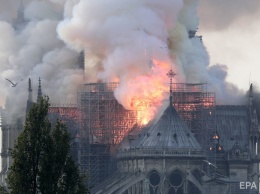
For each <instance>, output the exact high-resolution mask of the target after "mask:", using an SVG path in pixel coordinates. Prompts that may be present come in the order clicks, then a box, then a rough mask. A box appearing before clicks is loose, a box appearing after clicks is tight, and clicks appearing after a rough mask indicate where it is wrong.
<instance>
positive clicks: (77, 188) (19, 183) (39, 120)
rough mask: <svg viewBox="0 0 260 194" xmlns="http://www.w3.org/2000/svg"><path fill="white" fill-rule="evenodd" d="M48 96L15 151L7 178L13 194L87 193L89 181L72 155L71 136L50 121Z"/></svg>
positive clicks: (36, 106)
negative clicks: (82, 174)
mask: <svg viewBox="0 0 260 194" xmlns="http://www.w3.org/2000/svg"><path fill="white" fill-rule="evenodd" d="M48 108H49V99H48V97H45V98H42V99H41V100H40V101H39V102H38V103H34V104H33V106H32V108H31V110H30V112H29V114H28V116H27V118H26V121H25V127H24V130H23V131H22V132H21V134H20V135H19V137H18V139H17V142H16V144H15V146H14V149H13V150H12V157H13V163H12V166H11V167H10V168H9V174H8V177H7V182H8V187H9V189H10V190H11V193H13V194H16V193H19V194H36V193H41V194H84V193H89V190H88V189H87V188H86V186H85V183H84V182H85V181H84V180H85V179H84V177H83V176H81V175H80V173H79V169H78V167H77V165H76V164H75V163H74V161H73V159H72V157H71V156H70V136H69V134H68V132H67V130H66V127H65V125H64V124H63V123H62V122H61V121H58V120H57V123H56V125H55V126H54V127H52V126H51V123H50V121H49V120H48Z"/></svg>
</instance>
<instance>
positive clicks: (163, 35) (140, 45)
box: [58, 0, 242, 108]
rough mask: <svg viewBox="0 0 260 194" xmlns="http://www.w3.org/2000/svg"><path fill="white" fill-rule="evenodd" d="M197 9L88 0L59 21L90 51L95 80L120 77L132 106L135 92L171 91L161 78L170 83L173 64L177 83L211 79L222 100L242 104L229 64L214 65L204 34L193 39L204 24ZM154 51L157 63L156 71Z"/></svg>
mask: <svg viewBox="0 0 260 194" xmlns="http://www.w3.org/2000/svg"><path fill="white" fill-rule="evenodd" d="M197 7H198V1H197V0H184V1H176V0H164V1H160V3H158V1H151V0H150V1H148V0H142V1H140V0H138V1H128V0H125V1H123V2H122V1H119V0H113V1H109V2H107V1H102V0H100V1H95V2H90V1H83V0H82V1H80V2H79V3H78V4H76V5H75V6H74V8H73V11H72V15H69V16H67V17H66V18H65V19H64V21H62V22H61V23H60V24H59V26H58V34H59V36H60V38H61V39H62V40H63V41H64V42H66V43H67V44H68V45H69V46H70V47H71V48H73V49H76V50H78V51H80V50H85V51H86V61H87V63H86V66H87V68H88V72H86V73H87V74H88V73H89V72H91V75H92V77H89V76H88V77H89V80H90V81H97V80H102V81H120V86H119V88H118V89H117V90H116V92H115V96H116V98H117V99H118V101H119V102H120V103H122V104H123V105H124V106H125V107H126V108H130V107H129V106H130V105H131V103H130V102H131V99H132V97H133V96H135V95H137V96H139V97H141V96H145V97H147V96H150V97H151V98H154V97H155V96H152V94H154V93H155V91H158V90H164V91H165V90H167V88H163V87H161V86H160V85H158V84H157V82H167V77H166V76H165V74H166V72H167V71H168V70H169V69H170V68H171V66H172V67H173V69H174V70H175V71H176V72H177V73H178V76H177V77H176V80H177V81H185V82H192V83H196V82H203V83H209V88H212V91H216V92H217V101H218V102H219V103H222V104H225V103H226V104H227V103H238V102H240V101H242V99H241V97H240V96H239V95H240V91H239V90H238V89H237V88H236V87H235V86H234V85H232V84H231V83H228V82H227V81H225V79H226V77H227V68H226V67H225V66H223V65H215V66H212V67H209V56H208V53H207V51H206V48H205V47H204V45H203V44H202V42H201V40H200V38H199V37H196V36H195V37H194V38H190V37H189V31H196V29H197V27H198V23H199V19H198V17H197V13H196V12H197ZM166 45H167V46H168V48H167V47H165V46H166ZM159 48H165V49H161V50H160V49H159ZM148 49H149V50H150V51H151V56H152V58H153V59H154V63H155V67H154V68H151V69H150V68H149V65H147V63H146V61H145V59H146V57H147V55H146V53H147V50H148ZM162 51H163V52H162ZM150 78H151V79H150ZM158 96H159V98H162V96H163V94H158V95H157V97H158Z"/></svg>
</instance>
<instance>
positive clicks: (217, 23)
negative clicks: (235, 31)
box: [199, 0, 260, 31]
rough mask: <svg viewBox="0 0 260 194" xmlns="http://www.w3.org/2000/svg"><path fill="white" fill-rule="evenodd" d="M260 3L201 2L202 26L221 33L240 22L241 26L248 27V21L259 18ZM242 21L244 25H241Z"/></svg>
mask: <svg viewBox="0 0 260 194" xmlns="http://www.w3.org/2000/svg"><path fill="white" fill-rule="evenodd" d="M259 13H260V1H256V0H247V1H244V0H236V1H233V0H219V1H215V0H200V2H199V15H200V16H204V17H203V20H201V22H200V24H201V25H202V26H203V28H206V29H207V30H210V31H221V30H224V29H226V28H229V27H230V25H232V24H235V23H237V22H238V21H240V24H239V25H240V26H239V28H241V26H248V21H250V22H251V21H253V20H254V19H255V18H259V16H260V15H259ZM241 21H242V23H241Z"/></svg>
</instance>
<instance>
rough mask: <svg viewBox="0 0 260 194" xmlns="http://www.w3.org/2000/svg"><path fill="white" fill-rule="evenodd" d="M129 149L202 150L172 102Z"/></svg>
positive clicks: (131, 142)
mask: <svg viewBox="0 0 260 194" xmlns="http://www.w3.org/2000/svg"><path fill="white" fill-rule="evenodd" d="M170 98H171V97H170ZM170 101H171V100H170ZM129 147H130V148H145V149H146V148H148V149H149V148H156V149H158V148H168V149H195V150H200V149H202V148H201V146H200V144H199V143H198V141H197V140H196V138H195V137H194V135H193V133H192V132H191V131H190V129H189V128H188V126H187V125H186V123H185V122H184V121H183V120H182V119H181V118H180V116H179V114H178V113H177V111H176V109H175V108H174V106H173V105H172V103H171V102H170V104H169V106H168V107H167V108H166V110H165V111H164V113H163V115H162V116H161V117H160V119H159V120H158V121H157V122H155V123H153V124H151V125H150V126H148V127H146V128H143V129H142V130H141V132H140V133H138V134H137V135H136V137H135V138H134V140H133V141H131V140H130V142H129Z"/></svg>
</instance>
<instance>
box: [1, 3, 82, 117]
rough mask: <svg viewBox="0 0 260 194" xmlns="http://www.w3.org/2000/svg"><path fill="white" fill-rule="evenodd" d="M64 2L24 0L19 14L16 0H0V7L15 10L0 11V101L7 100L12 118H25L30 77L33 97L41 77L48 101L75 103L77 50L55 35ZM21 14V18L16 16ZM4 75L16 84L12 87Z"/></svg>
mask: <svg viewBox="0 0 260 194" xmlns="http://www.w3.org/2000/svg"><path fill="white" fill-rule="evenodd" d="M7 2H8V3H7ZM14 2H15V3H14ZM64 3H65V1H63V3H62V1H54V0H52V1H51V0H50V1H47V0H46V1H26V2H25V3H24V13H22V12H21V11H23V10H21V9H22V8H21V7H17V5H19V3H18V4H17V1H5V3H3V4H2V2H1V9H3V10H11V11H12V12H14V14H7V13H6V12H1V13H3V14H2V15H1V21H0V32H1V33H0V34H1V36H0V39H1V40H0V42H1V43H0V64H1V66H0V72H1V73H0V77H1V82H0V87H1V91H0V92H1V93H0V95H1V104H2V105H4V103H5V100H6V102H7V106H8V109H9V111H10V113H11V114H12V116H13V117H14V118H17V117H24V115H23V114H24V113H25V106H26V100H27V98H28V91H27V88H28V78H29V77H30V78H31V79H32V82H33V86H34V88H33V90H34V95H33V96H34V100H36V95H37V86H38V79H39V77H41V79H42V90H43V94H44V95H48V96H49V97H50V99H51V101H53V102H58V103H59V102H60V103H66V102H68V103H69V102H75V97H76V86H77V85H78V84H79V83H81V82H82V77H83V76H82V75H83V71H82V70H81V69H80V68H79V65H80V64H79V61H78V57H79V53H78V52H76V51H74V50H71V49H69V48H67V46H66V45H65V44H64V43H63V42H62V41H61V40H59V39H58V38H57V33H56V28H57V25H58V23H59V21H60V20H61V19H62V18H63V10H64ZM17 10H18V13H16V11H17ZM12 12H11V13H12ZM23 14H24V18H21V17H20V18H18V19H16V17H17V16H22V15H23ZM6 78H8V79H10V80H11V81H13V82H19V83H18V84H17V86H16V87H11V83H10V82H8V81H7V80H6ZM21 80H22V81H21ZM61 99H62V100H61Z"/></svg>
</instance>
